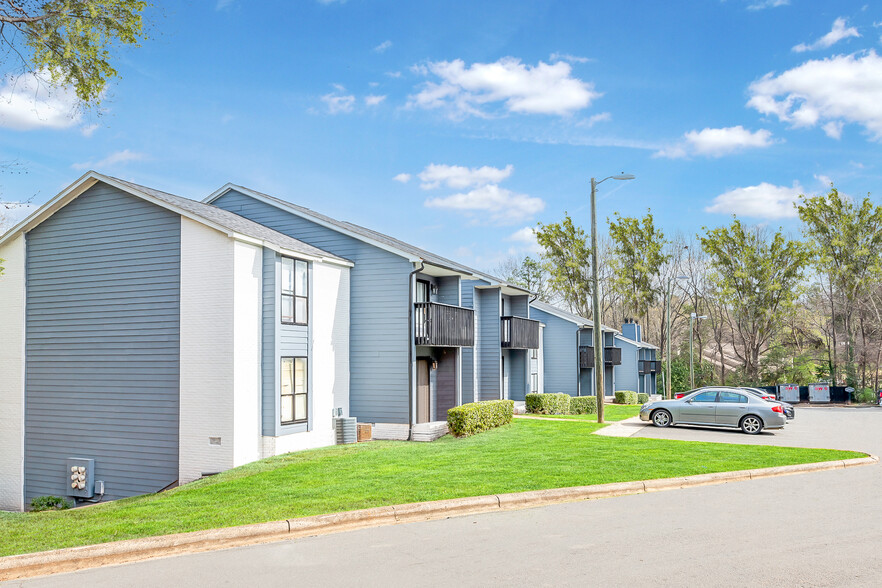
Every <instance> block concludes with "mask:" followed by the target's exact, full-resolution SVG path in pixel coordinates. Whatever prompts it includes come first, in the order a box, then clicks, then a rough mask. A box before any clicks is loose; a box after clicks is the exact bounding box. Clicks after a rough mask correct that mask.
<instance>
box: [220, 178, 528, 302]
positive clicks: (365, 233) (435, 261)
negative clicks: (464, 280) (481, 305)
mask: <svg viewBox="0 0 882 588" xmlns="http://www.w3.org/2000/svg"><path fill="white" fill-rule="evenodd" d="M229 186H230V187H231V188H232V189H234V190H240V191H244V192H245V193H252V194H256V195H258V196H259V197H260V198H263V199H266V200H268V201H270V202H274V203H276V204H278V205H279V206H281V207H284V208H288V209H291V210H294V211H297V212H299V213H301V214H303V215H305V216H308V217H313V218H315V219H318V220H320V221H322V222H325V223H327V224H329V225H332V226H335V227H339V228H340V229H343V230H345V231H349V232H351V233H355V234H357V235H361V236H362V237H365V238H367V239H371V240H373V241H377V242H379V243H382V244H384V245H387V246H389V247H391V248H393V249H398V250H399V251H402V252H404V253H407V254H409V255H412V256H413V257H418V258H420V259H422V260H424V261H426V262H427V263H430V264H432V265H437V266H440V267H444V268H447V269H451V270H454V271H457V272H461V273H464V274H471V275H474V276H477V277H479V278H484V279H486V280H488V281H490V282H497V283H499V284H502V285H506V286H511V287H513V288H517V289H519V290H523V291H524V292H529V290H527V289H526V288H524V287H523V286H518V285H517V284H511V283H509V282H506V281H505V280H502V279H500V278H497V277H495V276H492V275H490V274H488V273H486V272H482V271H479V270H476V269H474V268H471V267H468V266H466V265H463V264H461V263H458V262H456V261H453V260H451V259H447V258H446V257H442V256H441V255H437V254H435V253H432V252H431V251H426V250H425V249H421V248H419V247H416V246H414V245H411V244H410V243H405V242H404V241H401V240H400V239H396V238H395V237H390V236H389V235H386V234H383V233H380V232H378V231H374V230H373V229H368V228H366V227H362V226H361V225H356V224H355V223H350V222H347V221H341V220H337V219H335V218H331V217H329V216H327V215H324V214H322V213H320V212H316V211H314V210H312V209H309V208H306V207H304V206H300V205H298V204H293V203H291V202H288V201H287V200H282V199H281V198H276V197H275V196H270V195H269V194H265V193H263V192H259V191H257V190H252V189H251V188H245V187H244V186H236V185H235V184H230V185H229Z"/></svg>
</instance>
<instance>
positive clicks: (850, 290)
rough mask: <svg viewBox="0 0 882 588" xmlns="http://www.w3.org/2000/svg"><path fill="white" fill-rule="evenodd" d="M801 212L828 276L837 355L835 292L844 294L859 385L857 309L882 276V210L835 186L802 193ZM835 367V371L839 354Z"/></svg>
mask: <svg viewBox="0 0 882 588" xmlns="http://www.w3.org/2000/svg"><path fill="white" fill-rule="evenodd" d="M797 210H798V211H799V218H800V220H802V222H803V224H804V225H805V229H806V231H805V234H806V236H807V237H808V238H809V242H810V243H811V246H812V253H813V254H814V257H813V261H814V264H815V266H816V267H817V268H818V270H819V271H820V272H822V273H824V274H826V275H827V278H828V285H829V287H830V301H831V314H833V316H832V317H831V318H832V320H833V323H834V338H833V348H834V353H835V348H836V339H835V304H834V301H835V295H834V292H837V293H838V294H840V296H841V298H842V306H843V317H842V318H843V322H844V325H843V326H844V328H845V336H846V343H847V347H846V382H847V383H848V385H850V386H854V385H856V384H857V376H856V372H855V366H854V359H855V349H854V346H855V329H854V312H855V308H856V306H857V304H858V301H859V299H860V298H861V297H862V296H863V295H864V294H865V293H868V292H870V291H871V287H872V286H874V285H875V283H876V282H877V281H878V279H879V277H880V275H882V251H880V249H882V208H880V207H878V206H876V205H875V204H873V203H872V202H871V201H870V199H869V197H866V198H864V199H863V200H861V201H860V202H855V201H853V200H852V199H850V198H844V197H842V196H840V195H839V192H838V190H836V188H834V187H833V185H832V184H831V185H830V192H829V193H828V194H825V195H822V196H813V197H807V196H805V195H800V200H799V202H798V203H797ZM832 367H833V369H834V370H835V367H836V366H835V357H834V365H833V366H832Z"/></svg>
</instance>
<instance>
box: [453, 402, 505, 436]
mask: <svg viewBox="0 0 882 588" xmlns="http://www.w3.org/2000/svg"><path fill="white" fill-rule="evenodd" d="M513 417H514V401H513V400H486V401H484V402H471V403H469V404H463V405H462V406H456V407H454V408H451V409H450V410H448V411H447V427H448V429H449V430H450V432H451V433H452V434H454V435H456V436H457V437H466V436H468V435H474V434H475V433H480V432H482V431H487V430H489V429H493V428H495V427H500V426H502V425H507V424H509V423H510V422H511V419H512V418H513Z"/></svg>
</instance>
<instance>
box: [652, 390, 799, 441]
mask: <svg viewBox="0 0 882 588" xmlns="http://www.w3.org/2000/svg"><path fill="white" fill-rule="evenodd" d="M640 420H643V421H652V424H654V425H655V426H656V427H669V426H671V425H703V426H712V427H730V428H740V429H741V430H742V431H744V432H745V433H747V434H748V435H756V434H757V433H759V432H760V431H762V430H763V429H782V428H784V425H785V424H786V423H787V418H786V417H785V416H784V408H783V407H782V406H781V404H780V403H777V402H768V401H766V400H763V399H762V398H760V397H758V396H754V395H753V394H748V393H746V392H745V391H742V390H737V389H732V388H728V389H723V388H719V389H717V388H699V389H698V390H694V391H692V392H690V393H689V394H687V395H685V396H684V397H683V398H678V399H676V400H658V401H655V402H647V403H646V404H644V405H643V406H641V407H640Z"/></svg>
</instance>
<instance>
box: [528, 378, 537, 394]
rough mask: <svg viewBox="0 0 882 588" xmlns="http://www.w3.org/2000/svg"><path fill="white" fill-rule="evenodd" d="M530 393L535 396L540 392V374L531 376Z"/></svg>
mask: <svg viewBox="0 0 882 588" xmlns="http://www.w3.org/2000/svg"><path fill="white" fill-rule="evenodd" d="M530 392H532V393H533V394H537V393H538V392H539V374H530Z"/></svg>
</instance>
